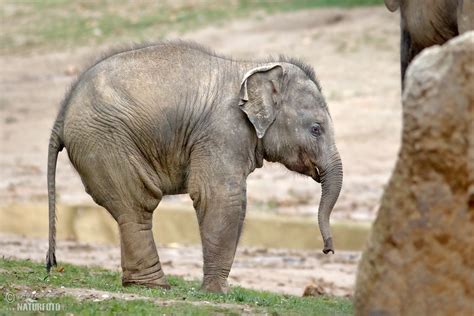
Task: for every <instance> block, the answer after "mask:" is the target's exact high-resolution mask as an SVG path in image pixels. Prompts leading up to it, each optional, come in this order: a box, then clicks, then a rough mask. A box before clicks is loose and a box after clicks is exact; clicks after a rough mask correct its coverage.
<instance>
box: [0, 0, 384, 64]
mask: <svg viewBox="0 0 474 316" xmlns="http://www.w3.org/2000/svg"><path fill="white" fill-rule="evenodd" d="M166 3H172V2H168V1H151V0H135V1H130V0H114V1H106V0H100V1H90V0H82V1H73V0H37V1H35V0H33V1H31V0H28V1H21V0H17V1H12V0H0V23H1V24H0V26H1V27H0V54H2V55H4V54H8V53H29V52H32V51H38V50H51V49H55V50H58V49H59V50H66V49H70V48H73V47H77V46H83V45H94V44H103V43H108V42H114V43H120V42H129V41H136V42H139V41H144V40H158V39H160V38H162V37H164V36H165V35H166V34H167V33H169V32H170V31H176V32H178V33H181V32H185V31H188V30H190V29H196V28H198V27H202V26H205V25H208V24H216V23H223V22H224V21H228V20H229V19H232V18H237V17H249V16H250V17H252V16H255V14H256V13H257V12H265V13H274V12H281V11H294V10H301V9H309V8H318V7H325V6H340V7H353V6H361V5H376V4H380V3H381V0H288V1H287V0H280V1H274V0H273V1H272V0H253V1H250V0H238V1H235V0H233V1H231V0H222V1H208V2H206V1H199V2H197V3H193V2H187V1H183V2H182V4H180V5H174V6H170V5H169V4H166Z"/></svg>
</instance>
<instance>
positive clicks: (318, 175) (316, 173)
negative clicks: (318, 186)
mask: <svg viewBox="0 0 474 316" xmlns="http://www.w3.org/2000/svg"><path fill="white" fill-rule="evenodd" d="M311 178H313V180H314V181H316V182H317V183H321V172H319V169H318V167H314V172H313V175H312V176H311Z"/></svg>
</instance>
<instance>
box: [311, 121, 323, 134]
mask: <svg viewBox="0 0 474 316" xmlns="http://www.w3.org/2000/svg"><path fill="white" fill-rule="evenodd" d="M321 132H322V131H321V125H319V124H318V123H315V124H313V126H311V135H313V136H314V137H319V136H321Z"/></svg>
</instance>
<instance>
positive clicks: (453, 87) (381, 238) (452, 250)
mask: <svg viewBox="0 0 474 316" xmlns="http://www.w3.org/2000/svg"><path fill="white" fill-rule="evenodd" d="M354 300H355V302H354V303H355V309H356V314H358V315H474V32H469V33H465V34H463V35H462V36H459V37H457V38H455V39H452V40H451V41H449V42H448V43H446V44H445V45H443V46H441V47H440V46H437V47H433V48H429V49H427V50H425V51H423V52H422V53H421V54H420V55H419V56H418V57H417V58H416V59H415V60H414V61H413V63H412V64H411V65H410V67H409V69H408V75H407V81H406V89H405V91H404V95H403V134H402V146H401V150H400V154H399V159H398V162H397V164H396V167H395V170H394V172H393V175H392V177H391V179H390V182H389V184H388V187H387V188H386V190H385V193H384V196H383V198H382V203H381V207H380V210H379V213H378V216H377V219H376V221H375V223H374V226H373V230H372V233H371V237H370V238H369V241H368V244H367V247H366V249H365V251H364V254H363V257H362V260H361V263H360V265H359V271H358V275H357V284H356V293H355V297H354Z"/></svg>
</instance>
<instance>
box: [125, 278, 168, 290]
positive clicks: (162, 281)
mask: <svg viewBox="0 0 474 316" xmlns="http://www.w3.org/2000/svg"><path fill="white" fill-rule="evenodd" d="M131 285H140V286H145V287H148V288H152V289H156V288H161V289H165V290H169V289H171V286H170V285H169V283H168V281H167V280H166V278H165V276H163V277H161V278H158V279H155V280H132V279H125V278H122V286H131Z"/></svg>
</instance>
